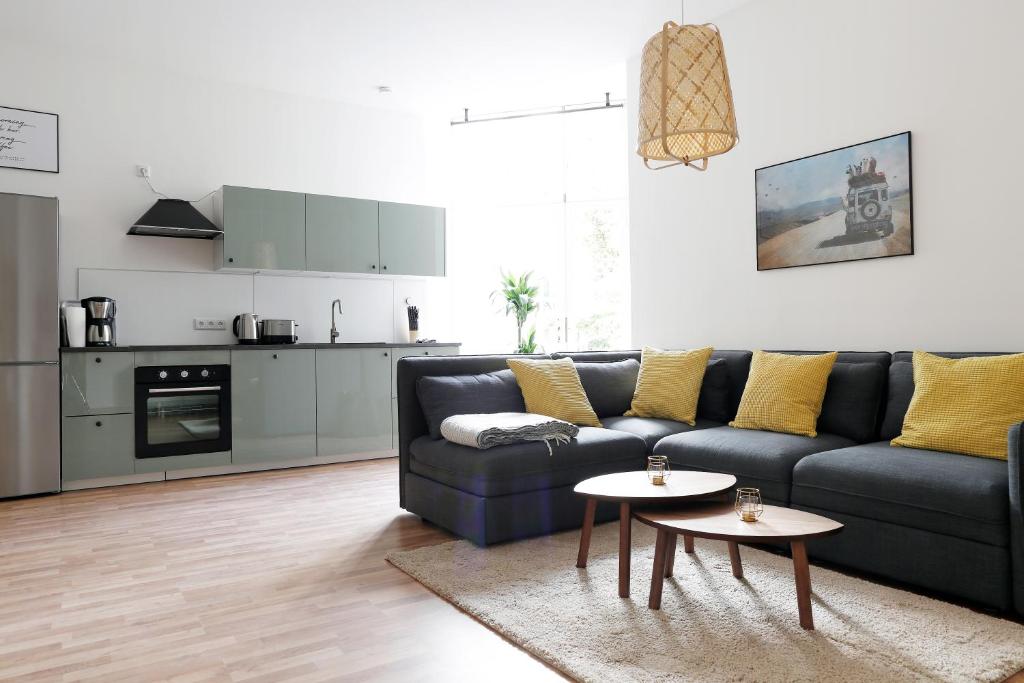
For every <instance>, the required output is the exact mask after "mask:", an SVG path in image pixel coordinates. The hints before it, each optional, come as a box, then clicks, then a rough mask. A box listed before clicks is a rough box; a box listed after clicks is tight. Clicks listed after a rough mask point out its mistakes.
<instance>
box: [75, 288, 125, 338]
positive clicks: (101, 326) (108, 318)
mask: <svg viewBox="0 0 1024 683" xmlns="http://www.w3.org/2000/svg"><path fill="white" fill-rule="evenodd" d="M82 308H84V309H85V345H86V346H117V325H116V323H115V322H114V316H116V315H117V302H116V301H114V300H113V299H109V298H107V297H105V296H91V297H89V298H88V299H82Z"/></svg>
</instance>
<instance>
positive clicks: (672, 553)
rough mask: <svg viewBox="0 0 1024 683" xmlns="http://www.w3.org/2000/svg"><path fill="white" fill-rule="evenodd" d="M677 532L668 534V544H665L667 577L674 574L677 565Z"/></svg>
mask: <svg viewBox="0 0 1024 683" xmlns="http://www.w3.org/2000/svg"><path fill="white" fill-rule="evenodd" d="M677 538H679V537H678V536H677V535H676V534H669V535H668V545H666V546H665V578H666V579H667V578H668V577H670V576H672V572H673V570H674V569H675V566H676V539H677Z"/></svg>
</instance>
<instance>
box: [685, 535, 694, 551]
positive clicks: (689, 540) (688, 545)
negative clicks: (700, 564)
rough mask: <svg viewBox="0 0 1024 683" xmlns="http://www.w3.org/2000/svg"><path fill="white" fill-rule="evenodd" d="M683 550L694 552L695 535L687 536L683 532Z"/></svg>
mask: <svg viewBox="0 0 1024 683" xmlns="http://www.w3.org/2000/svg"><path fill="white" fill-rule="evenodd" d="M683 550H685V551H686V552H688V553H692V552H693V536H687V535H686V534H683Z"/></svg>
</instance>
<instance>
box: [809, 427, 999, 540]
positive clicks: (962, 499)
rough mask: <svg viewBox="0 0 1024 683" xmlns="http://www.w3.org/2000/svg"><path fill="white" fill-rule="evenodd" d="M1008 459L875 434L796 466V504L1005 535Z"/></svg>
mask: <svg viewBox="0 0 1024 683" xmlns="http://www.w3.org/2000/svg"><path fill="white" fill-rule="evenodd" d="M1009 490H1010V487H1009V479H1008V474H1007V466H1006V462H1005V461H1003V460H993V459H987V458H976V457H972V456H969V455H958V454H955V453H944V452H941V451H929V450H922V449H917V448H898V447H894V446H890V445H889V444H888V443H887V442H884V441H883V442H878V443H870V444H863V445H860V446H854V447H852V448H843V449H840V450H835V451H829V452H825V453H817V454H815V455H811V456H808V457H806V458H804V459H803V460H801V461H800V463H799V464H797V466H796V468H795V470H794V472H793V504H794V505H801V506H807V507H813V508H816V509H819V510H833V511H835V512H840V513H846V514H850V515H856V516H858V517H863V518H866V519H874V520H879V521H883V522H891V523H894V524H900V525H903V526H909V527H914V528H917V529H923V530H925V531H932V532H935V533H940V534H946V535H948V536H957V537H960V538H965V539H968V540H972V541H979V542H981V543H989V544H991V545H1002V546H1005V545H1007V544H1008V542H1009V523H1010V520H1009Z"/></svg>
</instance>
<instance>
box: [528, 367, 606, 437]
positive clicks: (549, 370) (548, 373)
mask: <svg viewBox="0 0 1024 683" xmlns="http://www.w3.org/2000/svg"><path fill="white" fill-rule="evenodd" d="M508 366H509V368H511V369H512V373H513V374H514V375H515V376H516V382H518V383H519V390H520V391H522V392H523V401H525V403H526V410H527V412H530V413H536V414H538V415H547V416H548V417H553V418H556V419H559V420H565V421H566V422H572V423H573V424H577V425H582V426H584V427H600V426H601V421H600V420H598V419H597V414H596V413H595V412H594V409H593V408H591V407H590V401H589V400H587V393H586V392H585V391H583V384H581V383H580V376H579V373H577V372H576V364H575V363H573V362H572V359H571V358H561V359H559V360H528V359H526V358H509V359H508Z"/></svg>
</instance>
